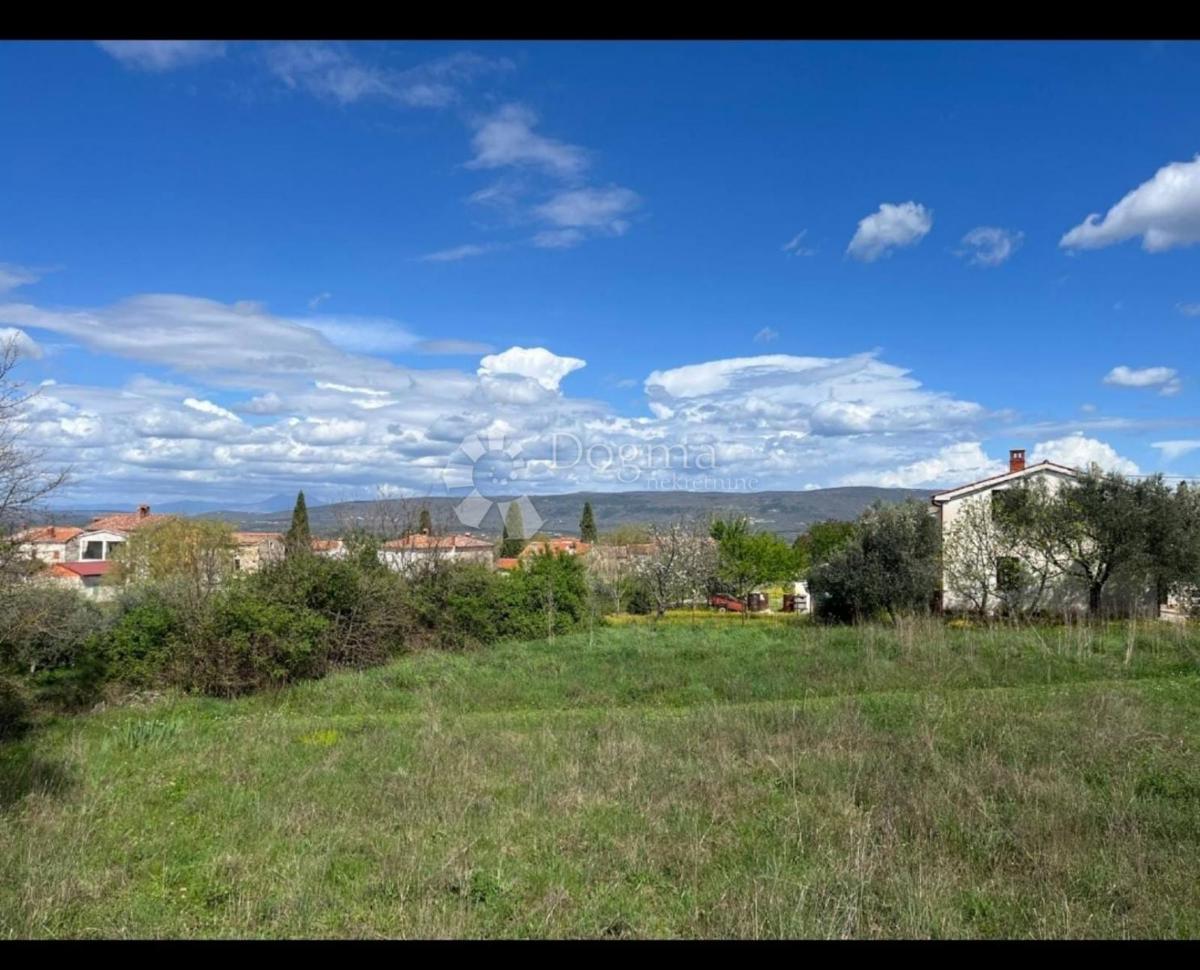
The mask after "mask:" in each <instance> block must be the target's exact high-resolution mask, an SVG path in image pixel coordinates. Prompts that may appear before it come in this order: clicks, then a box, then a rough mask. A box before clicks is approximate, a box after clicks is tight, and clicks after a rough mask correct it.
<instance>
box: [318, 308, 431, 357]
mask: <svg viewBox="0 0 1200 970" xmlns="http://www.w3.org/2000/svg"><path fill="white" fill-rule="evenodd" d="M295 322H296V323H297V324H299V325H300V326H302V327H309V328H311V329H313V330H316V331H317V332H318V333H320V334H322V335H323V336H324V337H325V338H326V339H327V340H328V341H329V342H330V343H331V344H333V345H334V346H335V347H340V348H341V349H342V350H348V351H351V352H352V353H403V352H404V351H406V350H412V349H413V348H414V347H416V346H417V345H418V344H419V343H420V340H421V338H420V337H418V336H417V335H416V334H414V333H412V331H410V330H408V329H407V328H406V327H404V326H402V325H401V324H398V323H396V321H394V320H387V319H383V318H379V317H354V316H338V317H332V316H318V317H302V318H300V319H297V320H296V321H295Z"/></svg>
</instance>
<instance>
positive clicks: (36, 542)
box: [13, 525, 83, 563]
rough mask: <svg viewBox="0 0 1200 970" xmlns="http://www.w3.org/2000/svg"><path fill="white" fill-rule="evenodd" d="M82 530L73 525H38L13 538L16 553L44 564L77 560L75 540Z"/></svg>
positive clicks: (77, 544)
mask: <svg viewBox="0 0 1200 970" xmlns="http://www.w3.org/2000/svg"><path fill="white" fill-rule="evenodd" d="M82 533H83V530H82V529H79V528H76V527H75V526H73V525H39V526H34V527H33V528H30V529H25V530H24V531H22V532H18V533H17V534H16V535H14V536H13V541H14V542H15V543H16V544H17V552H18V553H20V554H21V555H22V556H25V557H27V558H29V559H36V560H38V561H39V562H44V563H56V562H68V561H69V560H72V559H78V558H79V553H78V549H79V543H78V542H76V541H75V540H76V539H78V538H79V536H80V535H82Z"/></svg>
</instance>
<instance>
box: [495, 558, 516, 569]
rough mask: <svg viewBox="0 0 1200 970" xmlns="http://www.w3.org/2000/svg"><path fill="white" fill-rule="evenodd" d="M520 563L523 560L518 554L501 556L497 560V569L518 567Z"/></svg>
mask: <svg viewBox="0 0 1200 970" xmlns="http://www.w3.org/2000/svg"><path fill="white" fill-rule="evenodd" d="M520 565H521V560H520V559H518V558H517V557H516V556H501V557H500V558H499V559H497V560H496V568H497V569H518V568H520Z"/></svg>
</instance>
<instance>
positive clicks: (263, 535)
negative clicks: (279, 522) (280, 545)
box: [233, 532, 283, 546]
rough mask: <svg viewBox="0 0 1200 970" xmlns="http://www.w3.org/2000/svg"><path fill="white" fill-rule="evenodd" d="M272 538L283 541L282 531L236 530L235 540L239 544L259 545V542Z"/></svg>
mask: <svg viewBox="0 0 1200 970" xmlns="http://www.w3.org/2000/svg"><path fill="white" fill-rule="evenodd" d="M271 539H278V540H279V541H280V542H282V541H283V533H282V532H235V533H234V534H233V541H234V542H236V543H237V544H238V545H239V546H257V545H258V544H259V543H262V542H267V541H269V540H271Z"/></svg>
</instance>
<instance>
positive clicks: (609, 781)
mask: <svg viewBox="0 0 1200 970" xmlns="http://www.w3.org/2000/svg"><path fill="white" fill-rule="evenodd" d="M0 825H2V832H3V835H2V839H0V936H7V937H14V936H15V937H26V936H106V937H128V936H138V937H146V936H152V937H161V936H304V937H328V936H339V937H340V936H355V937H359V936H362V937H376V936H392V937H430V936H456V937H457V936H537V937H543V936H555V937H557V936H571V937H578V936H589V937H590V936H597V937H623V936H638V937H644V936H667V937H675V936H683V937H795V936H804V937H898V936H902V937H911V936H916V937H957V936H1017V937H1064V936H1068V937H1079V936H1089V937H1091V936H1169V937H1196V936H1200V879H1198V878H1197V873H1198V872H1200V630H1197V629H1196V628H1194V627H1193V628H1191V629H1190V630H1189V629H1185V628H1180V627H1173V626H1169V625H1165V624H1164V625H1160V624H1144V625H1142V626H1136V627H1135V626H1113V627H1110V628H1107V629H1105V630H1099V631H1098V630H1095V629H1091V628H1087V627H1074V628H1059V629H1045V630H1023V631H1014V630H987V629H982V630H976V629H947V628H945V627H943V626H939V625H935V624H912V625H902V626H900V627H899V628H896V629H885V628H861V629H821V628H816V627H813V626H811V625H809V624H806V623H797V622H795V621H793V620H790V619H789V620H788V621H787V622H777V621H770V622H764V621H761V620H750V621H741V620H740V618H736V617H731V618H728V619H723V620H722V621H720V622H713V621H704V622H697V623H695V624H693V623H692V622H690V619H689V618H688V617H686V616H680V617H673V618H672V619H671V621H670V622H667V623H664V624H661V625H659V626H653V625H649V624H646V623H631V624H626V625H623V626H617V627H611V628H606V629H598V630H597V631H596V632H595V634H594V636H592V635H589V634H586V633H585V634H580V635H575V636H571V637H561V638H559V639H557V640H556V641H555V642H553V643H525V644H511V645H504V646H500V647H495V648H492V649H489V650H485V651H480V652H475V653H465V654H446V653H440V654H439V653H423V654H416V655H412V656H408V657H405V658H403V659H401V660H398V661H397V662H395V663H393V664H391V665H389V666H387V667H383V668H379V669H375V670H370V671H367V672H364V673H348V674H341V675H337V676H334V677H331V678H329V679H327V680H325V681H321V682H313V683H308V684H304V685H301V686H298V687H295V688H292V689H289V690H286V691H281V692H279V693H275V694H271V695H260V696H256V697H250V698H246V699H243V700H240V701H234V702H225V701H216V700H210V699H203V698H181V697H163V698H157V699H148V700H143V701H142V702H140V703H136V704H127V705H125V706H122V707H115V708H112V709H109V710H107V711H103V712H101V713H96V714H90V715H86V716H81V717H76V718H69V719H67V718H64V719H60V720H56V721H53V722H50V723H47V724H45V725H43V726H41V727H40V728H39V729H38V730H37V731H35V732H34V733H33V734H32V735H31V736H29V737H28V738H26V739H25V740H22V741H20V742H17V743H9V744H7V745H5V746H4V747H2V748H0Z"/></svg>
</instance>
